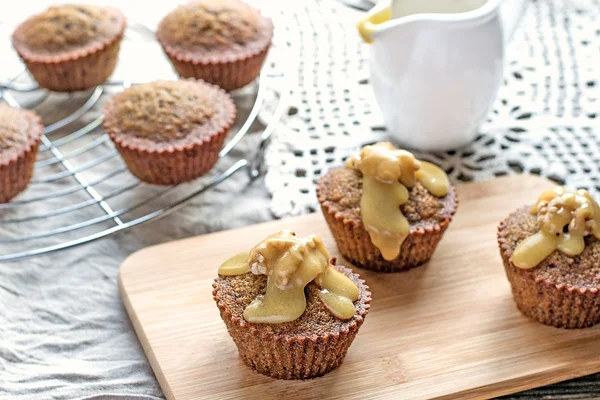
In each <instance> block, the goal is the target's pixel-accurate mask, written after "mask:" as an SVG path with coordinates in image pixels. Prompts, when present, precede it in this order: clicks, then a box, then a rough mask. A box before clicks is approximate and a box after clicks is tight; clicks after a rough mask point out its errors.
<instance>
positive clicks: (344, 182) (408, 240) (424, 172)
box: [317, 143, 458, 272]
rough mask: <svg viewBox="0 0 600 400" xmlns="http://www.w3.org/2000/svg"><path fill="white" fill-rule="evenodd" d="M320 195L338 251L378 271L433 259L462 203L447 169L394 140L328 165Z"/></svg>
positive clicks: (318, 184)
mask: <svg viewBox="0 0 600 400" xmlns="http://www.w3.org/2000/svg"><path fill="white" fill-rule="evenodd" d="M317 197H318V200H319V203H320V204H321V209H322V210H323V214H324V215H325V220H326V221H327V223H328V225H329V228H330V229H331V233H332V234H333V237H334V238H335V240H336V242H337V245H338V248H339V250H340V253H342V255H343V256H344V257H345V258H346V259H347V260H348V261H350V262H352V263H353V264H355V265H356V266H359V267H361V268H365V269H370V270H373V271H377V272H401V271H406V270H408V269H411V268H413V267H416V266H419V265H421V264H423V263H425V262H426V261H427V260H429V258H431V256H432V254H433V252H434V250H435V248H436V247H437V244H438V242H439V241H440V240H441V238H442V235H443V234H444V232H445V231H446V228H447V227H448V225H449V224H450V221H451V220H452V217H453V216H454V213H455V212H456V208H457V204H458V201H457V196H456V192H455V190H454V188H453V187H452V186H450V184H449V182H448V177H447V176H446V174H445V173H444V171H442V170H441V169H440V168H438V167H437V166H435V165H433V164H431V163H429V162H426V161H418V160H417V159H415V157H414V156H413V155H412V154H411V153H409V152H407V151H405V150H398V149H396V148H394V146H392V144H390V143H377V144H374V145H371V146H365V147H364V148H363V149H362V150H361V152H360V154H359V155H355V156H353V157H350V158H349V159H348V160H347V161H346V165H345V167H341V168H335V169H332V170H330V171H329V172H328V173H327V174H326V175H324V176H323V177H321V179H320V180H319V182H318V183H317Z"/></svg>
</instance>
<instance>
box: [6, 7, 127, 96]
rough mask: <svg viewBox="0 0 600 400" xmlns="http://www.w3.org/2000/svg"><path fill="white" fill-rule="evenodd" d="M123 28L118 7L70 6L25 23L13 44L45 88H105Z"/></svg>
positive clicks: (36, 16) (18, 30) (123, 23)
mask: <svg viewBox="0 0 600 400" xmlns="http://www.w3.org/2000/svg"><path fill="white" fill-rule="evenodd" d="M125 26H126V20H125V17H124V16H123V14H122V13H121V12H120V11H119V10H117V9H115V8H112V7H98V6H93V5H83V4H77V5H75V4H73V5H71V4H67V5H60V6H54V7H50V8H49V9H47V10H46V11H44V12H43V13H41V14H38V15H35V16H33V17H31V18H29V19H28V20H26V21H25V22H23V23H22V24H21V25H19V27H18V28H17V29H16V31H15V32H14V34H13V37H12V42H13V46H14V48H15V50H16V51H17V53H18V54H19V56H20V57H21V58H22V59H23V62H25V65H26V66H27V69H28V70H29V72H31V74H32V75H33V77H34V78H35V80H36V81H37V82H38V84H39V85H40V86H41V87H43V88H46V89H50V90H55V91H57V92H72V91H77V90H86V89H89V88H92V87H94V86H98V85H101V84H103V83H104V82H105V81H106V79H107V78H108V77H109V76H110V75H111V74H112V72H113V70H114V69H115V65H116V63H117V56H118V54H119V47H120V45H121V39H122V37H123V32H124V31H125Z"/></svg>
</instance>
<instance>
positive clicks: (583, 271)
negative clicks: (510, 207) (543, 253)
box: [498, 207, 600, 289]
mask: <svg viewBox="0 0 600 400" xmlns="http://www.w3.org/2000/svg"><path fill="white" fill-rule="evenodd" d="M530 209H531V207H522V208H520V209H519V210H517V211H516V212H514V213H512V214H510V215H509V216H508V218H507V219H506V220H504V223H503V228H502V229H501V230H500V231H499V232H498V238H499V239H501V240H502V242H503V244H504V245H505V246H504V247H505V253H504V254H505V256H506V257H510V256H511V255H512V253H513V251H514V249H515V248H516V247H517V244H518V243H519V242H521V241H522V240H524V239H525V238H527V237H529V236H531V235H533V234H535V233H536V232H538V231H539V230H540V225H539V222H538V218H537V217H536V216H535V215H532V214H531V213H530V212H529V210H530ZM515 268H516V267H515ZM517 271H521V272H522V273H523V274H527V275H529V276H530V277H531V279H533V280H534V281H535V280H543V281H547V282H552V283H553V284H556V285H565V286H568V287H574V288H586V289H593V288H600V242H599V241H598V240H597V239H596V238H594V237H593V236H592V235H590V236H587V237H586V238H585V249H584V251H583V253H581V254H580V255H578V256H574V257H569V256H567V255H565V254H563V253H561V252H560V251H555V252H554V253H552V254H551V255H550V256H548V257H546V258H545V259H544V260H543V261H542V262H541V263H540V264H538V265H537V266H536V267H535V268H532V269H530V270H520V269H518V270H517Z"/></svg>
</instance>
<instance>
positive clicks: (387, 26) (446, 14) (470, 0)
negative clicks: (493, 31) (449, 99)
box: [358, 0, 523, 44]
mask: <svg viewBox="0 0 600 400" xmlns="http://www.w3.org/2000/svg"><path fill="white" fill-rule="evenodd" d="M511 1H520V2H522V1H523V0H511ZM501 2H502V0H487V1H486V0H463V1H456V2H453V3H448V1H447V0H419V2H413V0H393V1H391V0H390V1H382V2H379V4H378V5H377V6H376V7H375V8H374V9H373V10H371V12H369V14H368V15H367V16H366V17H365V18H363V19H362V20H361V21H359V23H358V32H359V34H360V36H361V37H362V39H363V40H364V41H365V42H366V43H369V44H370V43H373V41H374V40H376V38H377V37H378V36H379V35H380V34H383V33H384V32H385V31H389V30H397V29H400V28H401V27H402V26H403V25H406V24H413V23H419V22H424V23H427V22H434V23H438V24H439V23H441V24H446V25H448V27H450V26H452V27H454V28H461V27H465V28H466V27H471V26H473V25H477V24H481V23H485V22H486V21H488V20H489V19H491V18H493V17H495V16H496V15H497V14H498V9H499V5H500V3H501ZM451 4H454V5H453V6H451ZM452 7H455V8H452Z"/></svg>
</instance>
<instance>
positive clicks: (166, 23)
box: [157, 0, 273, 57]
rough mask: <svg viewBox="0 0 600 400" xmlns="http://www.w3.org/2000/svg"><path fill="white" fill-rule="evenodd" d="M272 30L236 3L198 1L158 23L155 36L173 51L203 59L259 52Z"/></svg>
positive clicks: (268, 23)
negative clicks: (227, 54) (212, 56)
mask: <svg viewBox="0 0 600 400" xmlns="http://www.w3.org/2000/svg"><path fill="white" fill-rule="evenodd" d="M272 32H273V26H272V23H271V21H270V20H269V19H268V18H266V17H263V16H262V15H261V14H260V13H259V12H258V11H257V10H256V9H254V8H252V7H250V6H249V5H247V4H246V3H244V2H242V1H239V0H201V1H195V2H191V3H188V4H185V5H183V6H180V7H178V8H176V9H175V10H173V11H172V12H171V13H169V14H168V15H167V16H166V17H165V18H163V20H162V21H161V22H160V24H159V27H158V31H157V36H158V39H159V41H161V43H163V45H165V46H168V47H170V48H172V49H175V50H176V51H179V52H182V53H185V54H188V55H195V56H198V57H207V56H211V55H217V56H223V55H224V53H225V54H226V53H229V54H237V53H240V52H242V53H246V52H248V51H262V50H263V49H264V48H265V47H266V46H267V45H268V43H270V41H271V36H272Z"/></svg>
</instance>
